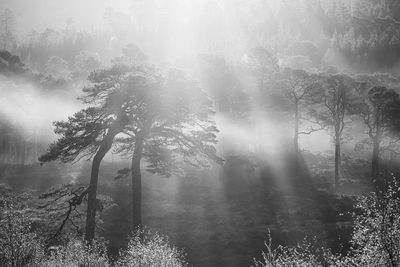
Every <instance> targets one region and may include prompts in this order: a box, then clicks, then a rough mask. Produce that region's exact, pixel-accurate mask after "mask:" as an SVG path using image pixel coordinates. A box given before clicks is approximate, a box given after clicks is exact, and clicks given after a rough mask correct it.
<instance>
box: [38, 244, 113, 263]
mask: <svg viewBox="0 0 400 267" xmlns="http://www.w3.org/2000/svg"><path fill="white" fill-rule="evenodd" d="M39 265H40V267H81V266H84V267H108V266H110V264H109V259H108V256H107V250H106V247H105V245H104V243H102V242H98V241H94V242H93V244H92V245H87V244H86V243H85V242H84V241H81V240H72V241H70V242H68V244H67V245H66V246H60V247H56V248H53V249H52V251H51V252H50V256H48V257H46V259H44V260H43V261H42V262H41V263H40V264H39Z"/></svg>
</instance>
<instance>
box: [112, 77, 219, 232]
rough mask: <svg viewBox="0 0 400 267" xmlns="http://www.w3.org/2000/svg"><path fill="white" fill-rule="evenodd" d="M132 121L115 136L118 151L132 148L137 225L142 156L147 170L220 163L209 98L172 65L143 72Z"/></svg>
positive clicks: (136, 221)
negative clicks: (160, 73)
mask: <svg viewBox="0 0 400 267" xmlns="http://www.w3.org/2000/svg"><path fill="white" fill-rule="evenodd" d="M130 101H131V102H130V106H131V107H132V108H131V109H130V110H129V114H128V115H129V118H130V121H131V124H130V125H129V126H128V127H127V128H126V131H125V136H124V137H122V138H119V139H118V141H119V148H118V149H117V151H118V152H119V153H123V154H128V153H131V154H132V162H131V168H130V170H129V171H128V170H127V169H125V170H123V171H121V172H120V176H124V174H125V175H127V174H129V173H131V178H132V200H133V208H132V209H133V210H132V211H133V223H132V227H133V229H136V228H138V227H139V228H140V227H141V225H142V219H141V196H142V188H141V184H142V179H141V166H140V163H141V161H142V159H143V160H144V161H146V162H147V163H148V165H147V171H149V172H151V173H155V174H158V175H161V176H167V177H168V176H170V175H172V174H178V175H179V174H183V173H184V168H183V166H184V165H185V164H186V165H190V166H193V167H209V166H210V163H211V161H214V162H217V163H222V159H221V158H219V157H218V156H217V155H216V149H215V147H214V145H215V144H216V143H217V140H216V135H215V133H216V132H218V130H217V128H216V126H215V123H214V121H213V120H212V117H211V116H212V115H213V113H214V112H213V110H212V103H211V101H210V100H209V99H208V97H207V95H206V94H205V93H204V92H203V91H202V90H201V89H200V88H199V87H198V86H197V84H196V83H195V82H194V81H191V80H188V79H187V78H185V76H184V75H183V73H182V72H180V71H178V70H172V71H170V72H169V74H168V76H167V77H166V78H165V79H163V80H159V79H153V77H152V76H147V77H144V79H143V84H142V86H140V87H137V88H136V89H135V93H134V94H132V98H131V100H130Z"/></svg>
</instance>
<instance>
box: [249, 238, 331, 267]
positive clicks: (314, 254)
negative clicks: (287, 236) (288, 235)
mask: <svg viewBox="0 0 400 267" xmlns="http://www.w3.org/2000/svg"><path fill="white" fill-rule="evenodd" d="M268 237H269V238H268V241H265V242H264V246H265V248H266V251H262V252H261V255H262V258H263V259H262V260H256V259H254V266H255V267H295V266H296V267H297V266H298V267H322V266H324V265H323V264H324V262H325V259H324V256H327V255H328V254H329V252H328V251H325V250H324V249H317V248H316V247H315V246H314V245H313V244H311V243H310V242H308V241H307V240H304V241H303V242H301V243H299V244H298V245H297V246H296V247H285V246H278V247H277V248H275V249H274V248H273V247H272V238H271V235H270V233H268ZM328 257H330V256H328Z"/></svg>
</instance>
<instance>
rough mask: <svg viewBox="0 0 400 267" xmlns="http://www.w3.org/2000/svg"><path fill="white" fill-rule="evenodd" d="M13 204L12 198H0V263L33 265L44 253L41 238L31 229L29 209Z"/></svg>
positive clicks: (3, 264) (9, 265)
mask: <svg viewBox="0 0 400 267" xmlns="http://www.w3.org/2000/svg"><path fill="white" fill-rule="evenodd" d="M17 204H18V203H17ZM14 205H15V202H14V201H13V200H12V199H9V198H4V197H3V198H2V199H1V211H0V265H1V266H4V267H20V266H27V265H28V266H35V264H37V263H38V261H39V260H40V259H41V258H42V257H43V254H44V250H43V247H42V240H41V239H40V237H39V236H38V235H37V234H36V233H35V232H34V231H33V230H32V220H31V218H30V217H29V215H28V214H29V210H27V208H26V207H25V209H22V207H19V208H18V207H14Z"/></svg>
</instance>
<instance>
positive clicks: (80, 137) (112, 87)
mask: <svg viewBox="0 0 400 267" xmlns="http://www.w3.org/2000/svg"><path fill="white" fill-rule="evenodd" d="M132 72H134V73H141V70H140V69H134V70H129V68H127V67H125V66H121V65H116V66H113V67H111V68H109V69H104V70H99V71H94V72H92V73H91V74H90V75H89V78H88V80H89V81H90V82H91V85H90V86H89V87H85V88H84V89H83V92H84V95H83V96H82V97H81V100H82V102H83V103H85V104H88V105H90V106H89V107H87V108H85V109H82V110H80V111H79V112H77V113H76V114H74V115H73V116H72V117H70V118H68V120H67V121H58V122H55V123H54V125H55V133H56V134H58V135H60V136H61V137H60V138H59V139H58V140H57V141H56V142H55V143H53V144H51V145H50V147H49V149H48V151H47V153H46V154H44V155H42V156H41V157H40V158H39V161H40V162H42V163H43V162H49V161H53V160H60V161H61V162H63V163H66V162H73V161H78V160H79V159H81V158H87V159H92V169H91V176H90V184H89V187H88V188H87V190H84V191H83V192H82V193H81V194H87V195H88V207H87V214H86V215H87V218H86V239H87V240H92V239H93V237H94V230H95V218H96V209H97V198H96V194H97V183H98V175H99V168H100V163H101V161H102V159H103V158H104V156H105V155H106V154H107V152H108V151H109V150H110V149H111V147H112V144H113V140H114V137H115V136H116V135H117V134H119V133H121V132H122V131H123V129H124V126H125V125H127V124H128V123H129V118H128V117H127V113H128V110H129V105H128V102H127V97H126V96H127V94H129V88H128V87H127V86H126V80H131V79H132V78H131V75H129V74H131V73H132Z"/></svg>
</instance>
